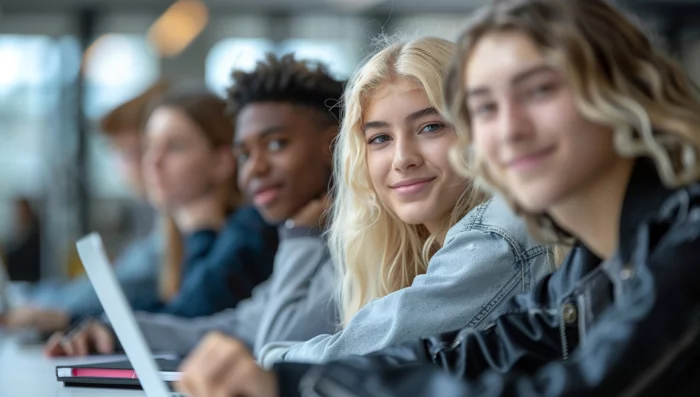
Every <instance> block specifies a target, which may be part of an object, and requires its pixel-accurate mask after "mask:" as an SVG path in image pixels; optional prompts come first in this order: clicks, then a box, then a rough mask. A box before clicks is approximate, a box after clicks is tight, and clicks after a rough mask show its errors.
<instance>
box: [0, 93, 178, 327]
mask: <svg viewBox="0 0 700 397" xmlns="http://www.w3.org/2000/svg"><path fill="white" fill-rule="evenodd" d="M167 88H168V84H167V83H166V82H157V83H155V84H153V85H152V86H151V87H149V88H148V89H146V90H145V91H144V92H142V93H141V94H139V95H138V96H136V97H134V98H132V99H130V100H129V101H127V102H124V103H123V104H121V105H119V106H117V107H116V108H114V109H113V110H111V111H110V112H109V113H107V114H106V115H105V116H104V117H103V118H102V119H101V120H100V129H101V131H102V132H103V133H104V134H105V135H106V136H107V138H108V139H109V142H110V144H111V146H112V147H113V148H114V150H115V152H116V156H115V158H116V161H117V168H118V170H119V174H120V175H121V176H122V178H124V180H125V182H126V183H127V184H128V185H129V187H130V188H131V190H132V191H133V193H134V195H135V196H136V197H137V198H138V205H137V210H136V212H137V214H136V216H135V218H136V219H137V225H136V227H135V230H134V231H133V235H134V238H135V240H134V241H133V242H132V243H131V244H129V245H128V246H127V247H126V248H125V249H124V250H123V251H122V252H121V253H120V255H119V256H118V258H117V259H116V261H115V264H114V267H115V272H116V274H117V278H118V279H119V281H120V283H121V285H122V288H123V289H124V292H125V293H126V296H127V298H128V299H129V300H130V301H131V302H134V301H138V302H141V304H143V305H155V304H157V303H158V302H160V297H159V295H158V287H157V286H158V274H159V267H158V264H159V263H160V262H161V258H162V255H163V254H162V251H163V247H162V239H161V238H160V233H159V231H158V230H155V229H154V227H153V224H154V219H155V215H156V211H155V210H154V209H153V207H152V206H151V205H150V204H149V203H148V202H147V201H145V188H144V182H143V175H142V171H141V153H142V148H141V139H142V136H141V135H142V128H143V123H144V121H145V117H146V114H147V112H148V106H149V103H151V101H153V100H154V99H155V98H157V97H158V96H159V95H161V94H163V93H164V92H165V91H166V90H167ZM38 254H39V253H38V251H37V252H36V255H38ZM12 278H13V280H20V278H17V277H12ZM101 312H102V306H101V305H100V302H99V300H98V299H97V295H96V294H95V291H94V289H93V288H92V285H91V284H90V280H88V278H87V277H86V276H85V275H82V276H79V277H77V278H74V279H72V280H60V281H59V280H44V281H42V282H40V283H38V285H36V286H35V288H34V290H33V291H32V292H31V294H30V296H29V297H28V302H27V303H26V304H25V305H23V306H21V307H17V308H15V309H14V310H12V311H11V312H10V313H8V314H7V316H6V317H5V318H3V322H2V323H3V324H4V325H5V326H6V327H8V328H25V327H29V328H32V327H34V328H38V329H39V330H42V331H51V330H53V329H58V328H61V327H63V326H65V325H67V324H68V322H69V320H70V318H71V317H76V318H77V317H80V316H84V315H94V314H98V313H101Z"/></svg>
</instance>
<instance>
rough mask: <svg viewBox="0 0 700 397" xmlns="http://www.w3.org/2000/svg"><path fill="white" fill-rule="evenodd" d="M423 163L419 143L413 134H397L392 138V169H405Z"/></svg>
mask: <svg viewBox="0 0 700 397" xmlns="http://www.w3.org/2000/svg"><path fill="white" fill-rule="evenodd" d="M421 165H423V156H422V155H421V152H420V148H419V144H418V142H417V141H416V139H415V137H414V136H409V134H399V135H398V136H396V137H395V138H394V163H393V166H394V169H395V170H397V171H407V170H409V169H411V168H417V167H420V166H421Z"/></svg>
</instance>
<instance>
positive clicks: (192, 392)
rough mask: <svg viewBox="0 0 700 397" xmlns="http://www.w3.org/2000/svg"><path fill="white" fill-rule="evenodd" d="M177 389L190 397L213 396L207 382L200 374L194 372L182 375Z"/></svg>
mask: <svg viewBox="0 0 700 397" xmlns="http://www.w3.org/2000/svg"><path fill="white" fill-rule="evenodd" d="M176 389H177V390H178V391H179V392H181V393H183V394H186V395H188V396H190V397H208V396H209V395H210V394H211V392H210V390H209V389H208V385H207V382H206V381H204V380H203V378H202V377H201V375H200V374H199V373H195V372H192V371H190V372H189V373H183V374H182V378H180V381H179V382H178V384H177V385H176Z"/></svg>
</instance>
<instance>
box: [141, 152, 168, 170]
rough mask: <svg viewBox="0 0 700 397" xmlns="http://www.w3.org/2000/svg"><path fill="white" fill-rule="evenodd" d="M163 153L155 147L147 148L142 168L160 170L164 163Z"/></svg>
mask: <svg viewBox="0 0 700 397" xmlns="http://www.w3.org/2000/svg"><path fill="white" fill-rule="evenodd" d="M164 159H165V153H164V151H163V150H160V149H159V148H157V147H149V148H148V149H147V150H146V151H145V152H144V154H143V160H142V162H143V164H142V165H143V166H144V167H146V168H154V169H155V168H161V167H162V166H163V162H164V161H165V160H164Z"/></svg>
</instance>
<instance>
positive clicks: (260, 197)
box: [253, 184, 282, 207]
mask: <svg viewBox="0 0 700 397" xmlns="http://www.w3.org/2000/svg"><path fill="white" fill-rule="evenodd" d="M281 192H282V184H276V185H268V186H262V187H259V188H256V189H255V190H254V191H253V204H255V205H256V206H258V207H266V206H269V205H270V204H272V203H273V202H274V201H275V200H277V199H278V198H279V196H280V193H281Z"/></svg>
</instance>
